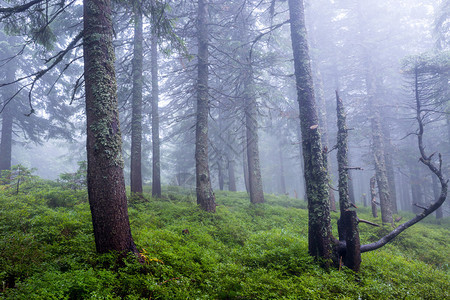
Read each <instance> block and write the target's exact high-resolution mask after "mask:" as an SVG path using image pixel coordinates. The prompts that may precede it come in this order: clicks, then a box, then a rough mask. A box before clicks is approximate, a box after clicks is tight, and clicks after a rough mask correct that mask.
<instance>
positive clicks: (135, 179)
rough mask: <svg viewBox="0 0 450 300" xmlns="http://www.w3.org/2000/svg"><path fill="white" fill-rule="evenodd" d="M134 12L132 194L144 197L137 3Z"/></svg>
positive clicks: (140, 70) (140, 51) (140, 25)
mask: <svg viewBox="0 0 450 300" xmlns="http://www.w3.org/2000/svg"><path fill="white" fill-rule="evenodd" d="M133 11H134V52H133V96H132V97H133V98H132V107H131V108H132V113H131V114H132V116H131V163H130V164H131V170H130V177H131V178H130V188H131V193H132V194H137V195H141V196H142V159H141V158H142V85H143V82H142V81H143V78H142V61H143V49H142V43H143V34H142V12H141V10H140V7H139V5H138V3H137V2H136V1H134V2H133Z"/></svg>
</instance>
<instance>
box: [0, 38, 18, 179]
mask: <svg viewBox="0 0 450 300" xmlns="http://www.w3.org/2000/svg"><path fill="white" fill-rule="evenodd" d="M13 41H14V40H13V38H11V37H10V38H9V39H8V42H9V44H12V43H13ZM5 47H8V46H5ZM6 52H7V53H8V52H9V49H8V50H7V51H6ZM8 56H9V54H8ZM4 70H5V73H6V74H5V82H13V81H14V80H15V79H16V65H15V64H13V63H9V64H7V65H5V66H4ZM14 86H15V85H9V86H6V87H3V93H4V94H3V103H4V105H5V107H3V112H2V113H1V117H2V133H1V140H0V172H1V171H3V170H10V169H11V158H12V140H13V139H12V133H13V121H14V117H13V107H12V105H14V102H9V103H7V101H8V100H9V99H10V97H12V96H13V95H14Z"/></svg>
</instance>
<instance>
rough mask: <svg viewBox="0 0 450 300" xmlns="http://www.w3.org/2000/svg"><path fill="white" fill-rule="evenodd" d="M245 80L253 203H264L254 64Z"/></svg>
mask: <svg viewBox="0 0 450 300" xmlns="http://www.w3.org/2000/svg"><path fill="white" fill-rule="evenodd" d="M246 71H247V73H246V78H245V79H244V80H245V91H244V101H245V134H246V140H247V162H248V183H249V190H250V202H251V203H264V192H263V186H262V179H261V168H260V163H259V149H258V121H257V116H258V109H257V106H256V98H255V94H254V89H253V70H252V66H251V65H248V66H247V70H246Z"/></svg>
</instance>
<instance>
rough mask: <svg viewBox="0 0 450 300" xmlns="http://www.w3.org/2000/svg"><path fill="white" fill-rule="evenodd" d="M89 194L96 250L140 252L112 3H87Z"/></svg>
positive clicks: (100, 0)
mask: <svg viewBox="0 0 450 300" xmlns="http://www.w3.org/2000/svg"><path fill="white" fill-rule="evenodd" d="M83 4H84V5H83V7H84V37H83V50H84V51H83V52H84V78H85V89H86V91H85V92H86V115H87V145H86V150H87V161H88V174H87V181H88V194H89V204H90V208H91V213H92V223H93V227H94V237H95V244H96V247H97V252H99V253H106V252H109V251H112V250H116V251H132V252H136V251H137V250H136V246H135V245H134V242H133V239H132V237H131V230H130V223H129V220H128V210H127V198H126V193H125V180H124V176H123V158H122V139H121V133H120V125H119V114H118V109H117V94H116V90H117V87H116V78H115V70H114V47H113V44H112V39H113V27H112V22H111V3H110V1H109V0H84V2H83Z"/></svg>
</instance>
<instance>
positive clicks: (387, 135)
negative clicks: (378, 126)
mask: <svg viewBox="0 0 450 300" xmlns="http://www.w3.org/2000/svg"><path fill="white" fill-rule="evenodd" d="M382 128H383V136H384V141H385V143H384V146H385V148H384V160H385V162H386V175H387V179H388V185H389V196H390V200H391V205H392V213H394V214H396V213H398V208H397V189H396V186H395V172H394V163H393V160H392V156H393V154H394V147H393V146H392V143H391V132H390V130H389V124H388V123H387V121H386V120H384V121H383V125H382Z"/></svg>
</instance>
